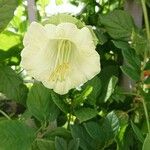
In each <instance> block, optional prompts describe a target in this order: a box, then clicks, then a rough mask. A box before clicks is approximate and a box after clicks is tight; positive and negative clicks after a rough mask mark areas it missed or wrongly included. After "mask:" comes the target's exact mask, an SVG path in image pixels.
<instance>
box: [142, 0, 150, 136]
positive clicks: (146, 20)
mask: <svg viewBox="0 0 150 150" xmlns="http://www.w3.org/2000/svg"><path fill="white" fill-rule="evenodd" d="M141 4H142V9H143V14H144V21H145V27H146V34H147V39H148V41H149V42H150V27H149V20H148V14H147V8H146V3H145V0H141ZM146 61H147V51H145V52H144V60H143V66H142V69H141V70H142V71H143V70H144V68H145V65H146ZM142 80H143V78H142ZM142 103H143V108H144V112H145V117H146V122H147V128H148V133H150V123H149V114H148V110H147V106H146V102H145V100H144V98H143V97H142Z"/></svg>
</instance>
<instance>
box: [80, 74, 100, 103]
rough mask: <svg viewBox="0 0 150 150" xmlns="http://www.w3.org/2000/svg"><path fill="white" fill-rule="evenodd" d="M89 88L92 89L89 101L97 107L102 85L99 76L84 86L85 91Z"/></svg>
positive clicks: (88, 97)
mask: <svg viewBox="0 0 150 150" xmlns="http://www.w3.org/2000/svg"><path fill="white" fill-rule="evenodd" d="M86 87H89V88H91V89H92V91H91V92H90V94H89V95H88V96H87V101H88V103H90V104H93V105H95V103H96V100H97V97H98V96H99V95H100V92H101V88H102V84H101V80H100V78H99V77H98V76H95V77H94V78H93V79H91V80H90V81H88V82H87V83H85V84H84V86H83V89H85V88H86Z"/></svg>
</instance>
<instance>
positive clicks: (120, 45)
mask: <svg viewBox="0 0 150 150" xmlns="http://www.w3.org/2000/svg"><path fill="white" fill-rule="evenodd" d="M112 42H113V44H114V45H115V46H116V47H117V48H119V49H121V50H126V49H129V48H130V45H129V43H128V42H125V41H119V40H112Z"/></svg>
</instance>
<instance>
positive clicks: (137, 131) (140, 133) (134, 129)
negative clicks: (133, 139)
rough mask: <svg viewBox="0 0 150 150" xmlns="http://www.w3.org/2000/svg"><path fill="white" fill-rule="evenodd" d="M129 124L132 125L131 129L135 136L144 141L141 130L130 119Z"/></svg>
mask: <svg viewBox="0 0 150 150" xmlns="http://www.w3.org/2000/svg"><path fill="white" fill-rule="evenodd" d="M131 126H132V128H133V131H134V133H135V134H136V136H137V138H138V139H139V141H141V142H142V143H143V142H144V137H143V135H142V132H141V131H140V129H139V128H138V127H137V126H136V125H135V124H134V123H133V122H132V121H131Z"/></svg>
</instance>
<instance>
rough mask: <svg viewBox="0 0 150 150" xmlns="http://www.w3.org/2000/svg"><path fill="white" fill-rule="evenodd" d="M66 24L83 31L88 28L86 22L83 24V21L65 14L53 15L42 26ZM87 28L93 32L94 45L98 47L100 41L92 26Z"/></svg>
mask: <svg viewBox="0 0 150 150" xmlns="http://www.w3.org/2000/svg"><path fill="white" fill-rule="evenodd" d="M65 22H69V23H73V24H75V25H76V26H77V28H78V29H81V28H83V27H85V26H86V25H85V23H84V22H82V21H81V20H79V19H77V18H76V17H73V16H72V15H69V14H64V13H63V14H57V15H53V16H51V17H49V18H48V19H47V20H45V21H44V22H43V23H42V24H43V25H46V24H54V25H58V24H60V23H65ZM86 27H87V28H88V29H89V30H90V32H91V35H92V37H93V41H94V44H95V45H97V43H98V39H97V37H96V35H95V33H94V31H93V29H92V26H86Z"/></svg>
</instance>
